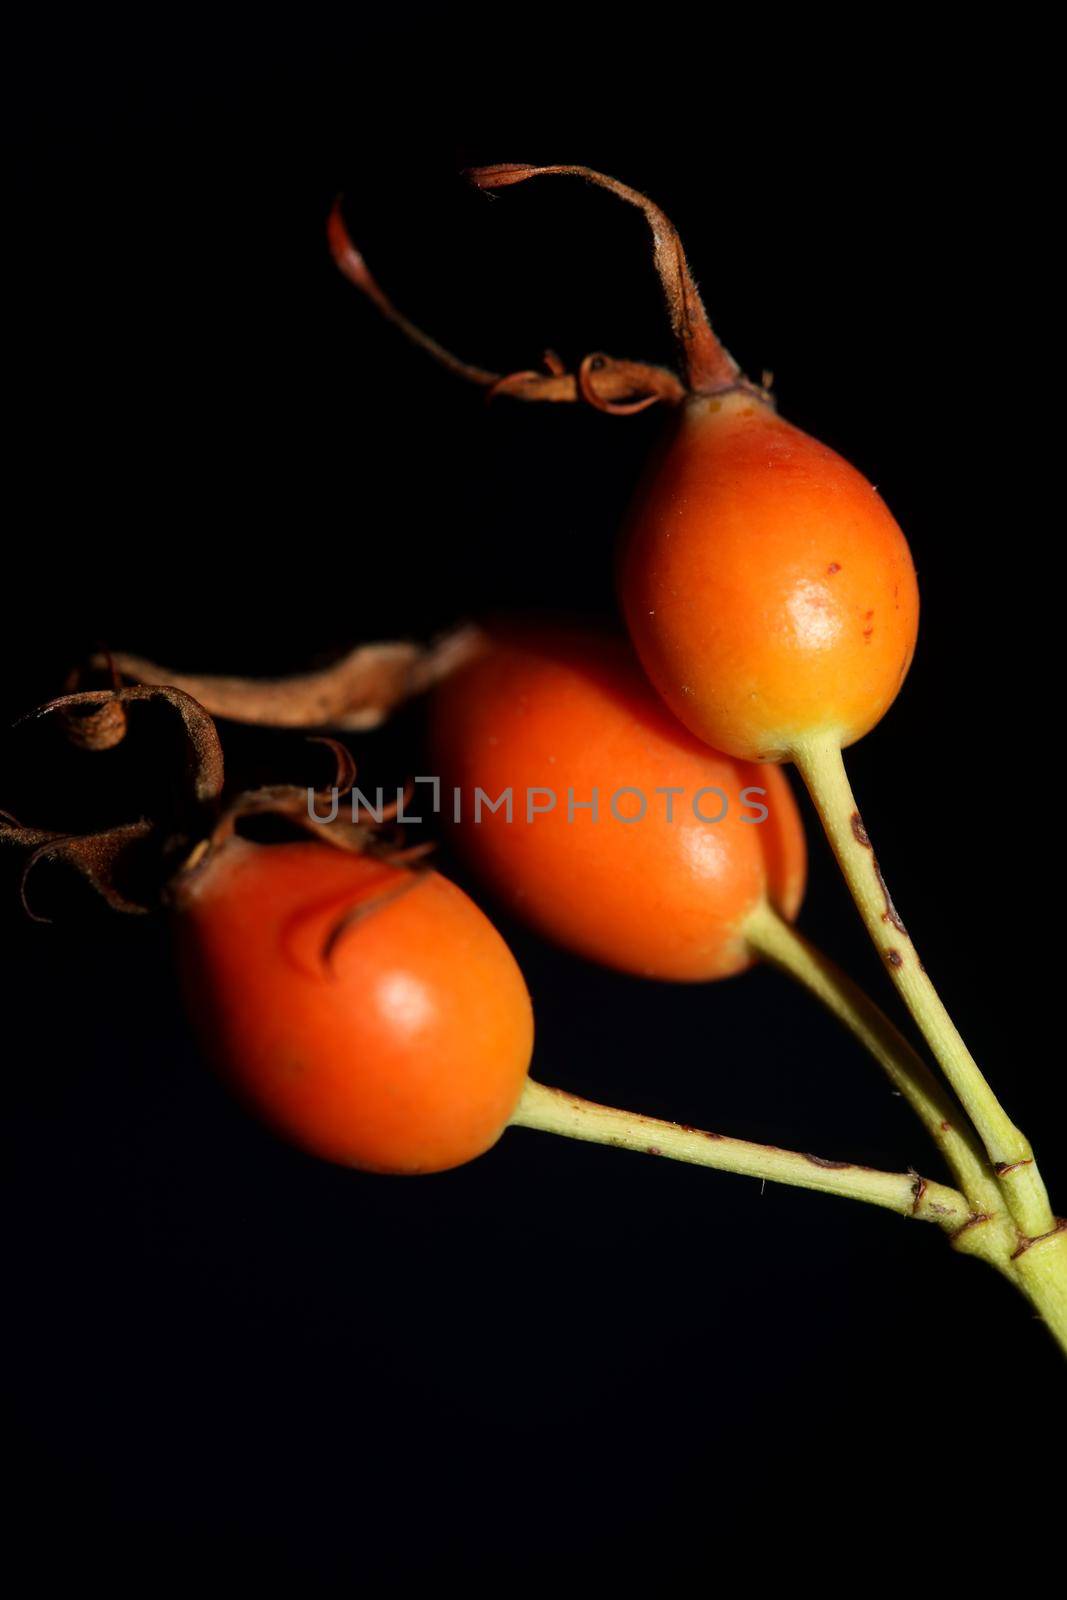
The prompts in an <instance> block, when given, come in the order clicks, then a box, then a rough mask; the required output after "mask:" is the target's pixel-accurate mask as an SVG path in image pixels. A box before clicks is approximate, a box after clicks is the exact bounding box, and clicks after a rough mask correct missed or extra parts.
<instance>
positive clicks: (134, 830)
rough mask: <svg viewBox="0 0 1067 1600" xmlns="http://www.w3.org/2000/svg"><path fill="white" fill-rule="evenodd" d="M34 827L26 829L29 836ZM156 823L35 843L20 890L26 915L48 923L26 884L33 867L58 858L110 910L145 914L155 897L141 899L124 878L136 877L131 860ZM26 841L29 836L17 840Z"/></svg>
mask: <svg viewBox="0 0 1067 1600" xmlns="http://www.w3.org/2000/svg"><path fill="white" fill-rule="evenodd" d="M34 831H35V830H32V829H26V830H24V833H25V834H27V835H29V834H31V833H33V832H34ZM155 832H156V829H155V825H154V824H153V823H152V822H150V821H148V819H147V818H141V820H140V821H138V822H126V823H123V824H122V825H121V826H120V827H117V828H107V829H105V830H104V831H103V832H102V833H87V834H67V835H66V836H63V835H60V836H58V837H56V838H50V839H47V840H46V841H44V842H41V843H38V844H37V848H36V849H35V850H34V851H33V852H32V854H31V855H30V857H29V860H28V861H27V862H26V864H25V866H24V867H23V869H22V877H21V879H20V881H19V893H20V895H21V897H22V904H23V907H24V909H25V911H26V914H27V916H29V917H31V918H32V919H33V921H34V922H50V921H51V920H52V919H51V918H50V917H45V916H42V915H41V914H40V913H39V912H37V911H35V910H34V909H33V907H32V905H31V904H30V901H29V897H28V886H29V880H30V877H31V875H32V873H33V871H34V869H35V868H36V867H37V866H39V865H40V863H41V862H42V861H60V862H63V863H64V864H65V865H67V866H70V867H73V868H74V869H75V870H76V871H77V872H78V873H79V874H80V875H81V877H82V878H84V880H85V882H86V883H88V884H90V885H91V887H92V888H93V889H95V890H96V892H97V894H99V895H101V896H102V897H103V899H104V900H106V901H107V904H108V905H109V906H110V907H111V909H112V910H113V911H125V912H128V913H130V912H132V913H135V914H140V915H144V914H145V913H146V912H148V911H151V910H153V909H154V906H155V903H156V901H155V897H154V896H152V897H151V898H147V899H142V898H140V897H139V896H138V894H137V891H136V890H134V889H133V888H132V887H131V888H129V889H128V890H127V888H126V887H125V885H124V879H125V878H127V877H128V878H130V879H131V881H132V880H133V879H134V878H135V877H136V873H135V872H134V870H133V861H134V858H135V856H136V855H137V854H139V853H140V850H139V847H142V846H146V845H149V844H150V843H151V841H152V838H153V834H155ZM16 842H17V843H23V844H25V843H27V842H29V840H28V839H26V838H23V839H21V840H16Z"/></svg>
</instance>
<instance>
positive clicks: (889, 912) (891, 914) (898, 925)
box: [873, 861, 908, 939]
mask: <svg viewBox="0 0 1067 1600" xmlns="http://www.w3.org/2000/svg"><path fill="white" fill-rule="evenodd" d="M873 865H874V875H875V877H876V878H877V879H878V887H879V889H881V891H882V898H883V899H884V900H885V910H884V911H883V912H882V921H883V922H889V923H892V925H893V927H894V928H895V929H896V930H897V932H898V933H902V934H903V935H904V937H905V939H906V938H907V937H908V930H907V928H906V927H905V926H904V924H903V922H902V921H901V917H900V912H899V911H898V910H897V908H896V906H895V905H894V904H893V899H892V896H891V895H890V893H889V890H888V889H887V888H886V884H885V879H884V878H883V877H882V869H881V867H880V866H879V865H878V862H877V861H875V862H874V863H873Z"/></svg>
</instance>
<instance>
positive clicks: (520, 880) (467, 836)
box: [431, 627, 806, 981]
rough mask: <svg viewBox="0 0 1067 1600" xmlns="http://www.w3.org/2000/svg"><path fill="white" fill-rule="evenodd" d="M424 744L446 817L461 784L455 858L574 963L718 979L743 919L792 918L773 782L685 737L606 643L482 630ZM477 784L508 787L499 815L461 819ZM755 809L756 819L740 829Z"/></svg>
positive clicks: (796, 843)
mask: <svg viewBox="0 0 1067 1600" xmlns="http://www.w3.org/2000/svg"><path fill="white" fill-rule="evenodd" d="M431 748H432V755H433V759H434V762H435V770H436V771H437V772H439V773H440V776H441V779H442V782H443V784H444V785H445V786H446V787H445V790H444V797H443V810H444V812H445V814H446V816H448V815H450V814H452V813H453V799H452V795H451V792H450V791H451V790H452V789H456V788H458V789H459V791H460V806H461V814H460V820H459V822H458V825H457V826H456V827H455V830H454V834H455V838H456V841H457V844H458V846H459V848H460V850H461V852H462V854H463V855H464V856H465V858H466V859H467V860H468V861H469V862H470V863H471V864H472V866H473V867H474V868H475V870H476V871H477V872H478V873H479V874H480V875H481V877H482V878H483V879H484V881H485V882H486V883H487V884H488V885H489V886H490V888H491V889H492V890H493V891H494V892H495V893H496V895H497V896H498V897H499V899H500V900H501V902H502V903H503V904H504V905H505V906H506V907H507V908H508V909H509V910H510V911H512V912H514V913H515V914H516V915H518V916H520V917H522V918H524V919H525V920H526V921H527V922H529V923H531V924H532V925H533V926H534V927H536V928H537V929H539V930H540V931H541V932H542V933H544V934H546V935H547V936H548V937H549V938H551V939H554V940H556V941H557V942H558V943H560V944H563V945H565V946H567V947H568V948H569V949H571V950H574V951H576V952H577V953H578V954H580V955H583V956H586V957H588V958H590V959H591V960H594V961H599V962H602V963H604V964H605V965H608V966H612V967H617V968H619V969H621V970H622V971H624V972H632V973H637V974H640V975H642V976H648V977H655V978H669V979H680V980H689V981H696V980H701V979H708V978H720V977H725V976H727V975H729V974H730V973H734V972H739V971H741V970H742V969H743V968H745V967H747V966H749V965H750V964H751V962H752V960H753V959H754V957H753V953H752V951H751V950H750V948H749V945H748V943H747V941H746V938H745V923H746V919H747V918H749V917H750V916H751V915H752V914H753V913H754V912H755V911H756V910H757V908H759V907H761V906H763V905H764V904H765V903H766V901H767V900H768V899H769V900H770V902H771V903H772V905H773V906H774V907H775V908H776V909H777V910H779V911H780V912H781V913H782V914H783V915H785V916H786V917H789V918H791V917H793V916H795V915H796V912H797V910H798V909H799V905H800V901H801V897H802V895H803V891H804V881H805V867H806V856H805V845H804V835H803V829H802V825H801V822H800V817H799V814H798V812H797V808H796V804H795V802H794V800H793V797H792V794H791V792H790V790H789V787H788V783H787V780H786V778H785V776H784V774H783V773H782V772H781V771H779V770H778V769H777V768H775V767H764V768H760V767H756V766H753V765H750V764H749V763H747V762H744V761H737V760H735V759H734V758H732V757H730V756H724V755H721V754H719V752H718V751H715V750H710V749H708V748H707V746H706V745H704V744H702V743H700V741H699V740H697V739H695V738H694V737H693V736H692V735H691V734H689V733H688V732H687V731H686V730H685V729H684V728H683V727H682V726H681V725H680V724H679V723H678V722H677V721H676V720H675V719H674V718H673V717H672V716H671V715H670V713H669V712H668V711H666V710H665V708H664V707H663V705H662V704H661V702H660V700H659V699H658V697H657V696H656V695H655V694H654V693H653V692H652V690H651V689H650V688H649V686H648V684H647V682H646V681H645V678H644V676H643V675H642V673H641V671H640V669H639V667H638V665H637V663H636V662H635V661H634V659H633V657H632V654H631V652H630V650H629V649H628V648H627V646H626V645H625V644H624V643H623V642H621V641H618V640H613V639H610V638H606V637H601V636H599V635H597V634H595V633H589V632H581V631H579V630H575V629H553V628H546V627H540V628H537V627H513V628H510V629H507V630H504V629H494V630H491V631H490V633H489V635H488V640H487V644H486V648H485V650H484V651H483V653H482V654H481V655H479V656H477V657H476V658H475V659H474V660H472V661H470V662H468V663H467V664H466V665H465V666H464V667H462V668H461V669H460V670H459V671H458V672H456V673H455V674H453V675H452V676H451V677H450V678H448V679H447V680H445V682H443V683H442V684H441V685H439V687H438V688H437V689H436V690H435V692H434V696H433V700H432V703H431ZM477 789H481V790H482V791H483V793H484V795H485V796H487V797H488V799H489V800H491V801H494V802H496V801H499V799H500V797H501V795H502V794H503V793H504V792H505V791H507V790H510V791H511V794H512V820H511V821H508V818H507V813H506V810H505V808H504V807H503V806H500V808H499V809H497V810H496V811H495V812H494V811H491V810H490V809H488V806H486V805H485V804H484V802H483V803H482V806H481V819H480V820H476V813H475V798H476V797H475V791H476V790H477ZM667 789H673V790H675V791H676V792H675V793H674V794H673V796H668V795H667V794H666V793H665V792H664V791H666V790H667ZM594 790H595V791H596V794H597V812H596V815H595V817H594V813H593V811H592V810H591V809H590V807H589V802H590V801H591V800H592V798H593V793H594ZM746 790H757V791H759V792H758V793H757V794H749V795H748V796H747V797H746V795H745V791H746ZM528 792H533V794H534V800H533V805H534V808H535V809H534V811H533V814H532V815H531V814H530V813H529V812H528V810H527V798H528ZM549 793H551V794H552V795H553V796H554V804H553V805H552V807H551V809H541V808H542V807H545V806H547V804H548V794H549ZM613 799H614V806H613ZM694 800H696V802H697V806H698V807H699V810H700V812H701V813H702V815H703V816H704V817H705V818H707V819H708V820H701V819H700V817H698V815H697V812H696V810H695V809H694ZM642 802H643V810H642ZM724 802H725V815H723V816H722V818H721V820H719V821H715V820H714V818H715V817H716V816H718V815H719V813H720V812H722V811H723V810H724ZM764 807H765V808H766V812H767V816H766V820H765V821H762V822H757V821H755V820H753V819H754V818H755V817H756V816H757V815H758V814H759V811H760V809H761V808H764ZM639 813H640V815H639ZM625 818H630V819H631V820H628V821H627V820H621V819H625ZM746 818H748V820H745V819H746Z"/></svg>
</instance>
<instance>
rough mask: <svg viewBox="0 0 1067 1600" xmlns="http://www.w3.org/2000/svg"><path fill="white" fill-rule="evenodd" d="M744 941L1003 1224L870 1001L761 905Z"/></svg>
mask: <svg viewBox="0 0 1067 1600" xmlns="http://www.w3.org/2000/svg"><path fill="white" fill-rule="evenodd" d="M745 937H746V939H747V941H748V943H749V945H750V946H751V947H752V949H753V950H754V951H755V952H756V953H757V955H759V956H761V957H762V958H763V959H764V960H765V961H769V962H771V963H772V965H774V966H776V967H778V968H779V969H780V970H781V971H783V972H787V973H788V974H789V976H790V977H791V978H795V979H796V981H797V982H798V983H800V984H802V985H803V987H804V988H805V989H807V990H808V992H809V994H812V995H814V997H815V998H816V999H817V1000H819V1001H821V1003H822V1004H823V1005H824V1006H825V1007H826V1008H827V1010H828V1011H829V1012H831V1014H832V1015H833V1016H835V1017H836V1018H837V1020H838V1021H839V1022H841V1023H843V1024H844V1026H845V1027H846V1028H848V1030H849V1031H850V1033H852V1034H853V1036H854V1037H855V1038H856V1039H858V1040H859V1042H860V1044H862V1045H863V1047H864V1049H866V1050H868V1051H869V1052H870V1054H871V1055H872V1056H873V1057H874V1059H875V1060H876V1061H877V1062H878V1063H879V1065H880V1066H881V1067H882V1068H883V1069H884V1071H885V1073H886V1075H887V1076H888V1078H889V1081H890V1082H891V1083H892V1085H893V1087H894V1088H895V1089H896V1090H897V1092H898V1093H899V1094H901V1095H902V1096H903V1097H904V1099H905V1100H906V1101H907V1102H908V1104H909V1105H910V1106H911V1108H912V1110H913V1111H914V1112H915V1114H916V1115H917V1117H918V1118H919V1121H920V1122H921V1123H922V1125H923V1127H924V1128H925V1129H926V1131H927V1133H928V1134H929V1135H930V1137H931V1139H933V1141H934V1143H935V1144H936V1145H937V1147H938V1149H939V1150H940V1151H941V1153H942V1155H943V1156H944V1158H945V1161H946V1162H947V1164H948V1167H949V1170H950V1171H951V1173H952V1175H953V1177H954V1178H955V1180H956V1182H957V1183H958V1184H959V1186H960V1188H961V1189H962V1190H963V1192H964V1194H965V1195H966V1196H967V1198H968V1200H969V1201H970V1203H971V1206H972V1208H973V1209H974V1211H975V1212H976V1213H979V1214H981V1215H984V1216H986V1217H988V1218H989V1219H990V1221H991V1222H993V1221H994V1219H998V1218H999V1219H1002V1222H1003V1221H1006V1219H1005V1218H1004V1209H1003V1197H1002V1195H1001V1193H1000V1190H999V1189H998V1188H997V1185H996V1182H995V1181H994V1179H993V1176H992V1174H991V1172H990V1170H989V1164H988V1162H987V1161H986V1158H985V1155H984V1153H983V1151H982V1148H981V1146H980V1145H979V1143H978V1141H977V1140H976V1139H975V1137H974V1134H973V1133H972V1131H971V1129H970V1128H969V1127H968V1126H966V1123H965V1121H964V1119H963V1118H962V1116H961V1113H960V1110H959V1107H958V1106H956V1105H955V1104H954V1103H953V1102H952V1100H951V1099H950V1098H949V1096H948V1094H946V1092H945V1091H944V1089H943V1088H942V1087H941V1085H940V1084H939V1083H938V1082H937V1080H936V1078H935V1077H934V1076H933V1074H932V1073H931V1071H930V1070H929V1068H928V1067H927V1065H926V1063H925V1062H924V1061H923V1060H922V1058H921V1057H920V1056H919V1055H918V1053H917V1052H916V1051H915V1050H914V1049H913V1048H912V1046H911V1045H910V1044H909V1043H908V1041H907V1040H906V1039H905V1038H904V1036H903V1034H902V1033H900V1031H899V1030H898V1029H897V1028H895V1027H894V1026H893V1024H892V1023H891V1022H890V1020H889V1018H888V1017H887V1016H886V1015H885V1013H884V1012H882V1011H880V1010H879V1008H878V1007H877V1006H876V1005H875V1004H874V1001H873V1000H871V999H870V998H869V997H868V996H867V995H866V994H865V993H864V992H863V990H862V989H861V988H860V987H859V985H858V984H856V983H854V982H853V981H852V979H851V978H850V977H849V976H848V974H847V973H845V972H842V970H841V968H840V967H838V966H836V965H835V964H834V962H832V961H831V960H830V958H829V957H828V956H825V955H823V953H822V951H821V950H818V949H816V947H815V946H814V945H812V944H810V943H809V942H808V940H807V939H805V938H804V936H803V935H802V934H800V933H798V932H797V930H796V928H794V927H793V926H792V925H791V924H790V923H788V922H786V921H785V919H784V918H783V917H781V916H779V915H778V913H777V912H776V911H775V910H774V909H773V907H771V906H770V905H769V904H767V902H766V901H764V902H763V904H762V905H761V906H760V907H759V909H758V910H757V911H756V912H755V913H754V914H753V915H752V916H750V917H749V919H748V921H747V922H746V924H745ZM1015 1242H1016V1241H1015V1238H1014V1235H1013V1234H1012V1235H1009V1236H1007V1237H1006V1238H1005V1239H1004V1241H1003V1243H1004V1246H1005V1249H1006V1253H1007V1254H1010V1253H1011V1250H1012V1249H1014V1247H1015Z"/></svg>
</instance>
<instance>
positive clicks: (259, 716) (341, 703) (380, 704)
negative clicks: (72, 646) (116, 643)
mask: <svg viewBox="0 0 1067 1600" xmlns="http://www.w3.org/2000/svg"><path fill="white" fill-rule="evenodd" d="M481 642H482V636H481V634H480V633H479V631H478V630H477V629H476V628H460V629H457V630H455V631H454V632H452V633H449V634H446V635H445V636H444V637H443V638H442V639H439V640H438V641H437V642H436V643H435V644H432V645H418V644H409V643H405V642H399V643H395V644H392V643H387V644H366V645H359V646H357V648H356V649H355V650H351V651H350V652H349V653H348V655H346V656H342V657H341V659H340V660H339V661H335V662H334V663H333V665H332V666H330V667H324V668H322V669H321V670H319V671H316V672H304V673H298V674H296V675H295V676H293V677H289V678H239V677H231V676H219V675H215V674H196V673H190V672H177V671H175V670H174V669H173V668H171V667H161V666H159V665H158V664H157V663H156V662H154V661H148V660H146V659H145V657H144V656H137V655H128V654H125V653H123V652H122V651H117V652H115V654H114V655H113V657H112V659H113V661H114V663H115V666H116V668H117V669H118V671H119V672H121V674H122V675H123V677H126V678H133V679H135V680H136V681H137V682H138V683H140V684H148V685H156V686H159V687H163V686H170V688H171V689H172V690H173V691H174V692H182V693H184V694H185V695H186V696H191V697H193V698H194V699H195V701H197V702H198V703H199V704H200V705H201V706H202V707H204V708H205V709H206V710H207V711H209V712H210V713H211V715H212V716H215V717H225V718H226V720H227V721H229V722H242V723H249V724H253V725H256V726H260V727H272V728H337V729H341V730H344V731H347V732H358V731H365V730H367V729H369V728H376V727H378V726H379V725H380V724H381V723H382V722H384V721H385V720H386V718H387V717H388V716H389V714H390V712H392V711H394V710H395V709H396V708H397V707H398V706H400V705H402V704H403V703H404V701H406V700H409V699H411V698H412V697H413V696H415V695H418V694H422V693H423V692H424V691H425V690H427V689H429V688H430V687H431V686H432V685H433V684H435V683H437V682H439V681H440V680H441V679H442V678H445V677H447V676H448V674H449V673H451V672H453V671H455V669H456V668H457V667H459V666H461V665H462V664H463V663H464V662H465V661H468V660H469V659H470V658H471V656H472V655H473V654H474V653H475V652H476V651H477V650H478V649H479V648H480V646H481ZM97 664H99V663H98V661H97V660H96V659H94V665H97Z"/></svg>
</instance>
